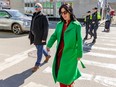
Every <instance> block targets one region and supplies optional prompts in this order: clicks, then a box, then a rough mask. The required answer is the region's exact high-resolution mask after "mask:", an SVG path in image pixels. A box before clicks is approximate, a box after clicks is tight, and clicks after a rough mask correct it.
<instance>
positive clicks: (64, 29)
mask: <svg viewBox="0 0 116 87" xmlns="http://www.w3.org/2000/svg"><path fill="white" fill-rule="evenodd" d="M59 14H60V18H61V21H60V22H58V23H57V26H56V30H55V32H54V33H53V34H52V36H51V37H50V39H49V41H48V43H47V51H50V48H51V47H52V45H53V44H54V42H55V41H56V40H57V50H56V54H55V57H54V61H53V67H52V74H53V78H54V81H55V82H57V81H58V82H59V83H60V87H73V83H74V81H75V80H76V79H77V78H79V77H80V76H81V73H80V71H79V69H78V65H77V64H78V61H79V60H80V58H82V53H83V48H82V36H81V25H80V23H79V22H78V21H77V20H76V18H75V16H74V14H73V9H72V7H71V6H70V4H63V5H62V6H61V7H60V9H59Z"/></svg>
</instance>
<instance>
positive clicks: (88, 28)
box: [84, 11, 92, 41]
mask: <svg viewBox="0 0 116 87" xmlns="http://www.w3.org/2000/svg"><path fill="white" fill-rule="evenodd" d="M91 19H92V17H91V11H88V12H87V16H86V17H85V20H84V22H85V24H86V26H85V30H86V35H85V37H84V41H85V40H87V39H88V34H89V32H90V25H91Z"/></svg>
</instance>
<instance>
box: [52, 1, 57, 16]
mask: <svg viewBox="0 0 116 87" xmlns="http://www.w3.org/2000/svg"><path fill="white" fill-rule="evenodd" d="M53 15H54V17H57V0H54V1H53Z"/></svg>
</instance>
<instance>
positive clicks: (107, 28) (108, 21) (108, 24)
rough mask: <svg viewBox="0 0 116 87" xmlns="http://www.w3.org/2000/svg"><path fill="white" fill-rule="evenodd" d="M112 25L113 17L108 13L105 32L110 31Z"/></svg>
mask: <svg viewBox="0 0 116 87" xmlns="http://www.w3.org/2000/svg"><path fill="white" fill-rule="evenodd" d="M110 24H111V15H110V13H109V12H107V14H106V21H105V29H104V32H109V31H110Z"/></svg>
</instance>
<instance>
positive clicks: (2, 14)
mask: <svg viewBox="0 0 116 87" xmlns="http://www.w3.org/2000/svg"><path fill="white" fill-rule="evenodd" d="M0 17H1V18H3V17H9V14H8V13H7V12H4V11H1V12H0Z"/></svg>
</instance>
